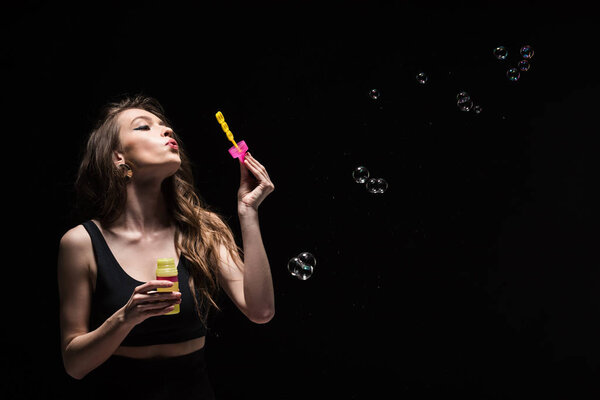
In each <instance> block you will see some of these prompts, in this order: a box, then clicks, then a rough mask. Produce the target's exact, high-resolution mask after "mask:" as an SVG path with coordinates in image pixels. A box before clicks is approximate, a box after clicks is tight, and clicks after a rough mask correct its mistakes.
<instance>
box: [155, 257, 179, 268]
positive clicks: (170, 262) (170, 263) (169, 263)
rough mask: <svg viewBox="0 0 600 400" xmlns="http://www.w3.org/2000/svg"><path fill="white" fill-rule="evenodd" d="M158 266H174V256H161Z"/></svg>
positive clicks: (157, 261) (157, 262)
mask: <svg viewBox="0 0 600 400" xmlns="http://www.w3.org/2000/svg"><path fill="white" fill-rule="evenodd" d="M156 266H157V268H174V267H175V260H174V259H172V258H159V259H158V260H156Z"/></svg>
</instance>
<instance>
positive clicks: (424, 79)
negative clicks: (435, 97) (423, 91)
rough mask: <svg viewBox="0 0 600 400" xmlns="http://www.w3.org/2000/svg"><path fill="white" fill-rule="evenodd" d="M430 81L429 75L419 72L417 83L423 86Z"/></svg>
mask: <svg viewBox="0 0 600 400" xmlns="http://www.w3.org/2000/svg"><path fill="white" fill-rule="evenodd" d="M428 80H429V77H428V76H427V74H426V73H425V72H419V73H418V74H417V82H419V83H420V84H421V85H424V84H425V83H427V81H428Z"/></svg>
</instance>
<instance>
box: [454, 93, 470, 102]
mask: <svg viewBox="0 0 600 400" xmlns="http://www.w3.org/2000/svg"><path fill="white" fill-rule="evenodd" d="M464 98H469V99H470V98H471V96H470V95H469V93H467V92H459V93H458V94H457V95H456V100H460V99H464Z"/></svg>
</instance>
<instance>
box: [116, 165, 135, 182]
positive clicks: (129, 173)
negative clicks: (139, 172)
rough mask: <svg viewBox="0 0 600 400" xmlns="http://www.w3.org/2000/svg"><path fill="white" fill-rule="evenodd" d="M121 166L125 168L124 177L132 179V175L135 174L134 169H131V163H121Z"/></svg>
mask: <svg viewBox="0 0 600 400" xmlns="http://www.w3.org/2000/svg"><path fill="white" fill-rule="evenodd" d="M119 168H121V169H122V170H123V177H124V178H125V179H126V180H128V181H129V180H131V177H132V176H133V171H132V170H131V167H130V166H129V164H119Z"/></svg>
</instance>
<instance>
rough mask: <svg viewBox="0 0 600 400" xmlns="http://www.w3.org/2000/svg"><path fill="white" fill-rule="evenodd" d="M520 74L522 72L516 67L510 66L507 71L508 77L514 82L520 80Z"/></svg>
mask: <svg viewBox="0 0 600 400" xmlns="http://www.w3.org/2000/svg"><path fill="white" fill-rule="evenodd" d="M520 76H521V74H520V73H519V70H518V69H516V68H510V69H509V70H508V71H506V77H507V78H508V79H509V80H511V81H513V82H516V81H518V80H519V77H520Z"/></svg>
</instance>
